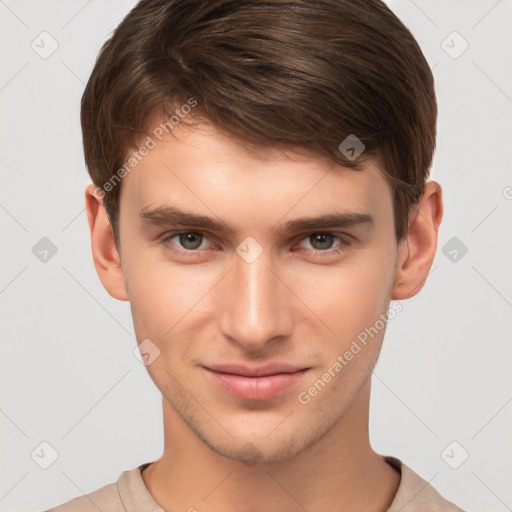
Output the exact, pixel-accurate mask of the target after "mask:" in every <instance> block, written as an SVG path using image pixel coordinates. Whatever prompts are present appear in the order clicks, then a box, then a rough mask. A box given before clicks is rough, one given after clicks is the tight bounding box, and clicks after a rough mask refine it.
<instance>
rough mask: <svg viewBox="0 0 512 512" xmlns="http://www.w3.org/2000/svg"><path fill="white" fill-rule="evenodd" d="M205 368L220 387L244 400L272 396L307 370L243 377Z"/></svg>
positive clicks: (262, 398) (276, 394)
mask: <svg viewBox="0 0 512 512" xmlns="http://www.w3.org/2000/svg"><path fill="white" fill-rule="evenodd" d="M206 370H207V371H208V373H209V374H210V375H211V377H212V379H213V380H214V382H215V383H216V384H217V385H219V386H220V387H221V388H222V389H224V390H225V391H227V392H228V393H230V394H231V395H233V396H235V397H237V398H243V399H245V400H269V399H270V398H274V397H276V396H278V395H280V394H282V393H283V392H284V391H286V390H287V389H288V388H289V387H291V386H293V385H294V384H296V383H297V382H298V381H299V380H300V379H301V378H302V377H303V376H304V374H305V373H306V372H307V371H308V369H305V370H301V371H298V372H295V373H278V374H275V375H266V376H265V377H244V376H243V375H233V374H231V373H221V372H215V371H213V370H210V369H208V368H207V369H206Z"/></svg>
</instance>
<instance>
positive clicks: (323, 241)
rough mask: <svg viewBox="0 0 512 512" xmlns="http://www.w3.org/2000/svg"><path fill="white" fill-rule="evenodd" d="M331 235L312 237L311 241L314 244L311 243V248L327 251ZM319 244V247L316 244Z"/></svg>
mask: <svg viewBox="0 0 512 512" xmlns="http://www.w3.org/2000/svg"><path fill="white" fill-rule="evenodd" d="M332 238H333V235H321V234H320V235H313V239H314V241H315V243H313V247H315V249H329V246H330V245H331V243H332ZM318 243H319V244H320V247H318V246H317V244H318Z"/></svg>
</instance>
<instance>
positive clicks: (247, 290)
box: [220, 244, 291, 350]
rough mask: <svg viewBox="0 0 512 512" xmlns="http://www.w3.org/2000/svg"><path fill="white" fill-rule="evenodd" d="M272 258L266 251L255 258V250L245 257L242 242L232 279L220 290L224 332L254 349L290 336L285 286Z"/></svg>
mask: <svg viewBox="0 0 512 512" xmlns="http://www.w3.org/2000/svg"><path fill="white" fill-rule="evenodd" d="M253 249H254V248H251V249H250V250H253ZM240 254H241V255H240ZM271 259H272V258H271V255H270V254H269V253H267V252H265V251H263V252H261V253H260V254H259V255H257V256H256V257H255V258H254V252H253V254H252V257H246V256H245V255H244V253H243V244H241V245H240V247H239V248H238V254H236V255H234V258H233V264H232V270H231V272H229V274H228V276H227V277H229V279H227V280H225V283H224V284H223V287H222V290H220V293H221V294H222V300H221V303H222V310H221V311H220V328H221V331H222V332H223V334H224V335H225V336H227V337H228V338H231V339H232V340H236V341H237V342H238V343H239V344H241V345H244V346H245V348H247V349H251V350H257V349H259V348H262V347H263V346H264V345H265V343H267V342H268V341H270V340H272V339H273V338H275V337H277V336H286V335H288V334H289V329H290V327H291V316H290V311H289V310H287V304H289V301H288V300H287V299H286V291H285V289H286V287H285V286H284V285H283V283H281V281H280V280H279V279H278V278H277V277H276V275H275V274H276V273H277V272H276V270H275V269H274V268H273V266H275V265H272V261H271ZM283 288H284V289H283Z"/></svg>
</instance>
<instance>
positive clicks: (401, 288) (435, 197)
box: [391, 181, 443, 300]
mask: <svg viewBox="0 0 512 512" xmlns="http://www.w3.org/2000/svg"><path fill="white" fill-rule="evenodd" d="M442 217H443V200H442V191H441V186H440V185H439V183H437V182H435V181H429V182H428V183H426V185H425V191H424V193H423V195H422V197H421V199H420V200H419V202H418V203H417V204H416V205H415V207H414V208H413V210H412V211H411V215H410V218H409V229H408V233H407V236H406V238H404V239H403V240H402V241H401V242H400V244H399V247H398V258H397V266H396V272H395V281H394V284H393V292H392V297H391V298H392V299H393V300H402V299H408V298H410V297H414V295H416V294H417V293H418V292H419V291H420V290H421V289H422V288H423V285H424V284H425V281H426V280H427V276H428V273H429V271H430V267H431V266H432V262H433V261H434V256H435V255H436V249H437V232H438V230H439V225H440V224H441V219H442Z"/></svg>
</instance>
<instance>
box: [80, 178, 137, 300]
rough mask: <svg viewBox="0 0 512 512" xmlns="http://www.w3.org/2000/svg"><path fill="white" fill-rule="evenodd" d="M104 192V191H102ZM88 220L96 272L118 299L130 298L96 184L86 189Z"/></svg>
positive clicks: (109, 291)
mask: <svg viewBox="0 0 512 512" xmlns="http://www.w3.org/2000/svg"><path fill="white" fill-rule="evenodd" d="M101 192H102V191H101ZM85 206H86V210H87V220H88V222H89V229H90V231H91V247H92V256H93V259H94V266H95V267H96V272H97V273H98V276H99V278H100V280H101V282H102V283H103V286H104V287H105V290H107V292H108V293H109V294H110V295H111V296H112V297H114V298H115V299H118V300H128V294H127V292H126V287H125V281H124V276H123V271H122V268H121V258H120V255H119V253H118V251H117V247H116V244H115V242H114V233H113V231H112V226H111V225H110V221H109V218H108V215H107V212H106V210H105V206H104V203H103V198H102V195H101V193H100V194H98V187H96V185H89V186H88V187H87V188H86V190H85Z"/></svg>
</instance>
